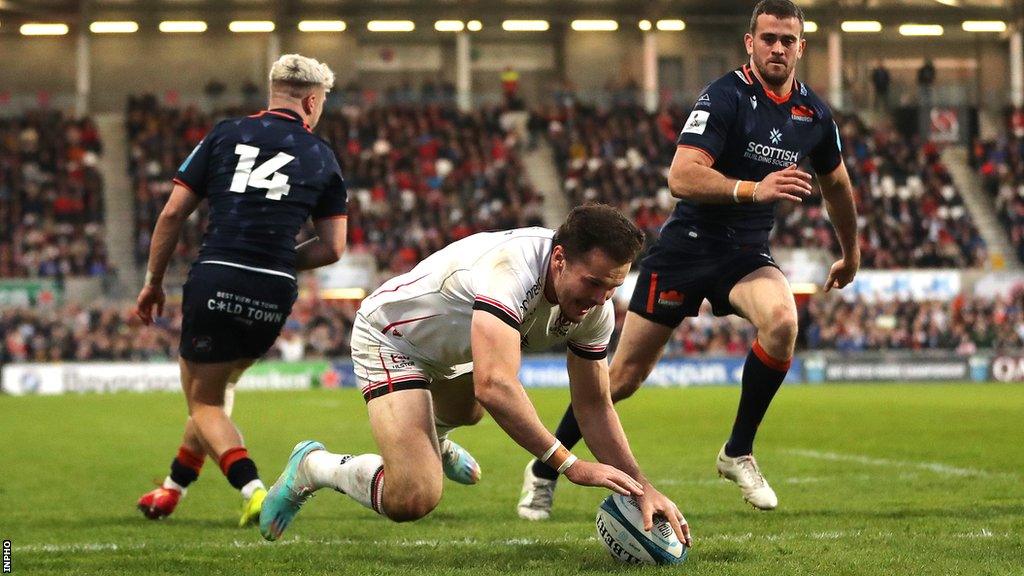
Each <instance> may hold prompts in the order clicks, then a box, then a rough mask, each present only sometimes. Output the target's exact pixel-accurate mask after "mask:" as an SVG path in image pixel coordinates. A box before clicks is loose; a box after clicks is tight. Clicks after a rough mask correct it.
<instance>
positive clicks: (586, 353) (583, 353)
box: [569, 342, 608, 360]
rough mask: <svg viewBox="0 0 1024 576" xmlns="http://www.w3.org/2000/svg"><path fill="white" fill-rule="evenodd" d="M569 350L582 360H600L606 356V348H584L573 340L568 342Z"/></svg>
mask: <svg viewBox="0 0 1024 576" xmlns="http://www.w3.org/2000/svg"><path fill="white" fill-rule="evenodd" d="M569 351H570V352H572V353H573V354H575V355H577V356H579V357H580V358H583V359H584V360H602V359H604V358H606V357H607V356H608V349H607V348H601V349H600V350H595V349H590V348H589V347H587V348H584V347H583V346H581V345H579V344H576V343H574V342H569Z"/></svg>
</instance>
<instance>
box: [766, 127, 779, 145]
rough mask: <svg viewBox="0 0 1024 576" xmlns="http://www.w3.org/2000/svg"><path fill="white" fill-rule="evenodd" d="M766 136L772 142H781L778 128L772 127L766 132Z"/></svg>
mask: <svg viewBox="0 0 1024 576" xmlns="http://www.w3.org/2000/svg"><path fill="white" fill-rule="evenodd" d="M768 138H769V139H770V140H771V141H772V144H778V143H780V142H782V132H780V131H779V129H778V128H772V131H771V132H770V133H769V134H768Z"/></svg>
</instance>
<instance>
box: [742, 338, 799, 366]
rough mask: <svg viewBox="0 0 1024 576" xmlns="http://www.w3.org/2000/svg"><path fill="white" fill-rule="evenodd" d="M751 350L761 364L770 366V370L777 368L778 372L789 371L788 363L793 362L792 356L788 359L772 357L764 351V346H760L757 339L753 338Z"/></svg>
mask: <svg viewBox="0 0 1024 576" xmlns="http://www.w3.org/2000/svg"><path fill="white" fill-rule="evenodd" d="M751 350H752V351H753V352H754V355H755V356H757V359H758V360H760V361H761V363H762V364H764V365H765V366H767V367H769V368H771V369H772V370H777V371H779V372H789V365H790V364H792V363H793V359H792V358H790V359H789V360H778V359H776V358H772V357H771V356H770V355H769V354H768V353H767V352H765V351H764V348H761V343H760V342H758V341H757V340H754V346H753V348H751Z"/></svg>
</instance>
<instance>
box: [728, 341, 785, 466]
mask: <svg viewBox="0 0 1024 576" xmlns="http://www.w3.org/2000/svg"><path fill="white" fill-rule="evenodd" d="M790 363H791V361H790V360H778V359H776V358H772V357H771V356H769V355H768V353H767V352H765V351H764V348H761V343H760V342H758V341H757V340H754V346H753V348H751V350H750V353H749V354H747V361H746V363H745V364H744V365H743V389H742V391H741V392H740V406H739V409H738V410H737V411H736V422H735V423H734V424H733V425H732V435H731V436H730V437H729V442H728V443H726V445H725V455H726V456H729V457H730V458H737V457H739V456H745V455H747V454H752V453H753V451H754V436H755V435H756V434H757V427H758V426H759V425H760V424H761V420H762V419H763V418H764V415H765V412H767V411H768V405H769V404H771V403H772V398H774V397H775V393H776V392H778V390H779V387H780V386H782V381H783V380H785V378H786V373H787V372H789V365H790Z"/></svg>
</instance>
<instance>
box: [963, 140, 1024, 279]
mask: <svg viewBox="0 0 1024 576" xmlns="http://www.w3.org/2000/svg"><path fill="white" fill-rule="evenodd" d="M972 160H973V162H974V165H975V167H976V168H977V169H978V173H979V174H980V176H981V180H982V187H983V188H984V189H985V190H986V191H987V192H988V194H989V195H990V196H991V198H992V199H993V201H994V203H995V209H996V212H997V214H998V216H999V220H1000V221H1001V222H1002V223H1003V225H1004V226H1006V231H1007V234H1008V235H1009V237H1010V242H1011V243H1012V244H1013V248H1014V250H1015V251H1016V256H1017V258H1018V259H1019V260H1020V261H1021V262H1024V137H1022V136H1018V135H1016V134H1012V133H1011V134H1008V135H1006V136H1004V137H1003V138H1001V139H999V140H993V141H988V142H980V141H979V142H977V143H975V145H974V148H973V158H972Z"/></svg>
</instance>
